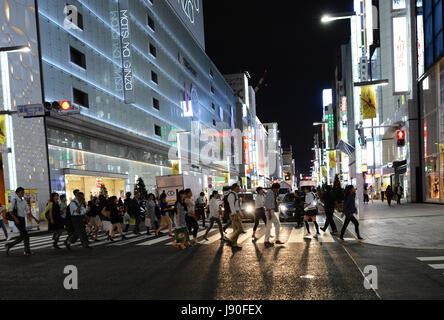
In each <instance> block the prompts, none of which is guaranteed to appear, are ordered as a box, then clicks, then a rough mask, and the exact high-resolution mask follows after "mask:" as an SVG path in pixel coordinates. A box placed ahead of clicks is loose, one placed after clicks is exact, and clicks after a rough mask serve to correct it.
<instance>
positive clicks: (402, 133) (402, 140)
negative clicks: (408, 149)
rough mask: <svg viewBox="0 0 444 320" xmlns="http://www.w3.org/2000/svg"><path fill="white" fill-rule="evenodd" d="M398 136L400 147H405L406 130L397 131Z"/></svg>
mask: <svg viewBox="0 0 444 320" xmlns="http://www.w3.org/2000/svg"><path fill="white" fill-rule="evenodd" d="M396 138H397V140H398V143H397V144H398V147H404V146H405V131H402V130H399V131H398V132H396Z"/></svg>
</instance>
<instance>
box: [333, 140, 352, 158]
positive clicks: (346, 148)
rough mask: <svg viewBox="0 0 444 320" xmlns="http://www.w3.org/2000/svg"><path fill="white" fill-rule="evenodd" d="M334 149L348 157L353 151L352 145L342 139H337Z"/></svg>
mask: <svg viewBox="0 0 444 320" xmlns="http://www.w3.org/2000/svg"><path fill="white" fill-rule="evenodd" d="M336 149H338V150H340V151H341V152H343V153H345V154H346V155H348V156H349V157H351V156H352V155H353V153H355V147H353V146H352V145H351V144H348V143H347V142H345V141H343V140H341V141H339V143H338V145H337V146H336Z"/></svg>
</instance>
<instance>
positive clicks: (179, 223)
mask: <svg viewBox="0 0 444 320" xmlns="http://www.w3.org/2000/svg"><path fill="white" fill-rule="evenodd" d="M185 194H186V193H185V191H183V190H182V191H180V192H179V195H178V200H177V201H176V203H175V205H174V207H175V208H176V215H175V221H174V224H175V228H174V242H173V246H174V247H176V248H177V247H179V248H181V249H182V250H183V249H185V248H186V247H188V246H189V245H190V236H189V234H188V227H187V223H186V216H187V209H186V207H187V205H186V204H185Z"/></svg>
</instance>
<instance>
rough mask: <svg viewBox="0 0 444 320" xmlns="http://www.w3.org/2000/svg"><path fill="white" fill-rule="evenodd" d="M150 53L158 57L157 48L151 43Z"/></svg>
mask: <svg viewBox="0 0 444 320" xmlns="http://www.w3.org/2000/svg"><path fill="white" fill-rule="evenodd" d="M150 53H151V55H152V56H153V57H157V49H156V47H155V46H153V45H152V44H151V43H150Z"/></svg>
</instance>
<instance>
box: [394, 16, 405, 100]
mask: <svg viewBox="0 0 444 320" xmlns="http://www.w3.org/2000/svg"><path fill="white" fill-rule="evenodd" d="M407 43H408V42H407V17H395V18H393V53H394V57H393V59H394V81H395V87H394V91H395V93H405V92H408V91H409V69H408V51H407V50H408V45H407Z"/></svg>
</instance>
